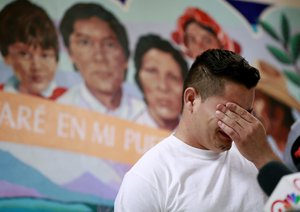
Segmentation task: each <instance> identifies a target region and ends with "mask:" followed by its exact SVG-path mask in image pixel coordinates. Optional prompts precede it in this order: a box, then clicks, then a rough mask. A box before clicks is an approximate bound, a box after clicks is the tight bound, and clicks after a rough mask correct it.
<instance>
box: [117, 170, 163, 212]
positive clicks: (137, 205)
mask: <svg viewBox="0 0 300 212" xmlns="http://www.w3.org/2000/svg"><path fill="white" fill-rule="evenodd" d="M160 195H161V194H160V192H159V191H158V190H157V189H156V188H155V187H154V185H152V184H151V182H150V181H149V180H146V179H145V178H143V177H142V176H140V175H139V174H137V173H134V172H128V173H127V174H126V175H125V177H124V179H123V182H122V185H121V187H120V190H119V192H118V195H117V197H116V200H115V204H114V211H115V212H140V211H143V212H153V211H161V207H160V203H159V200H160V199H161V198H160Z"/></svg>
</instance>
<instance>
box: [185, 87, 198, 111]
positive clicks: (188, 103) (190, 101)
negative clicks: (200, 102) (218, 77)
mask: <svg viewBox="0 0 300 212" xmlns="http://www.w3.org/2000/svg"><path fill="white" fill-rule="evenodd" d="M183 95H184V96H183V101H184V107H185V108H186V109H187V110H188V111H190V112H193V106H194V104H195V100H196V97H197V96H198V94H197V92H196V90H195V88H192V87H188V88H186V89H185V91H184V94H183Z"/></svg>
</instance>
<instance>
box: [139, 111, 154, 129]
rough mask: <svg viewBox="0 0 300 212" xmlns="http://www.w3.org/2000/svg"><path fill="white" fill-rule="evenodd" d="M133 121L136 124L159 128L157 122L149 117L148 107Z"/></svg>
mask: <svg viewBox="0 0 300 212" xmlns="http://www.w3.org/2000/svg"><path fill="white" fill-rule="evenodd" d="M134 121H135V122H136V123H137V124H142V125H145V126H148V127H153V128H159V126H158V124H157V123H156V122H155V121H154V119H153V118H152V117H151V115H150V113H149V110H148V109H145V110H144V111H143V112H142V113H140V114H139V115H138V116H137V118H136V119H135V120H134Z"/></svg>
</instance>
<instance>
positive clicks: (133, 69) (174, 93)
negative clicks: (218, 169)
mask: <svg viewBox="0 0 300 212" xmlns="http://www.w3.org/2000/svg"><path fill="white" fill-rule="evenodd" d="M249 8H251V9H249ZM166 11H167V12H166ZM299 16H300V3H297V2H296V1H295V3H291V2H290V1H289V2H285V1H276V3H272V4H271V3H257V1H253V2H252V1H229V0H228V1H220V0H211V1H205V0H197V1H195V0H186V1H180V0H174V1H172V2H171V1H157V0H155V1H138V0H130V1H126V0H123V1H121V0H119V1H117V0H111V1H107V0H95V1H93V3H90V2H87V1H85V0H81V1H77V0H76V1H74V0H65V1H64V2H63V3H62V2H61V1H59V0H54V1H46V0H39V1H37V0H32V1H12V0H3V1H1V2H0V51H1V57H0V170H1V171H0V209H4V208H5V209H11V210H18V209H21V210H23V211H24V210H25V211H26V210H28V211H39V210H40V209H41V208H42V209H43V211H55V210H62V211H113V202H114V198H115V196H116V194H117V192H118V188H119V186H120V184H121V182H122V178H123V176H124V174H125V173H126V171H128V170H129V169H130V167H131V165H132V164H133V163H134V162H135V161H137V160H138V158H139V157H140V156H141V155H142V154H143V153H144V152H145V151H147V150H148V149H149V148H151V147H152V146H154V145H155V144H156V143H157V142H159V141H160V140H161V139H162V138H163V137H166V136H167V135H169V134H170V133H172V131H174V130H176V126H177V124H178V120H179V119H180V112H181V94H182V83H183V79H184V76H185V74H186V73H187V71H188V68H189V66H190V65H191V63H192V62H193V58H195V57H196V56H197V55H198V54H200V53H201V52H203V51H205V50H206V49H209V48H224V49H229V50H232V51H236V52H238V53H239V54H241V55H242V56H244V57H245V58H246V59H247V60H248V61H249V62H250V63H251V64H253V65H255V66H256V67H257V68H258V69H259V70H260V73H261V80H260V82H259V84H258V87H257V94H256V99H255V103H254V113H255V115H256V117H257V118H259V119H260V120H261V121H262V123H263V124H264V126H265V128H266V131H267V133H268V142H269V144H270V145H271V147H272V149H273V150H274V152H275V153H276V154H277V155H278V156H279V157H283V154H284V151H285V149H286V143H287V138H288V135H289V133H290V129H291V127H292V126H293V124H294V123H295V122H296V121H297V120H299V119H300V59H299V58H300V24H299V21H298V20H299V18H300V17H299ZM295 157H296V156H295Z"/></svg>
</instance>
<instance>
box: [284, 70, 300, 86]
mask: <svg viewBox="0 0 300 212" xmlns="http://www.w3.org/2000/svg"><path fill="white" fill-rule="evenodd" d="M283 73H284V75H285V76H286V77H287V78H288V79H289V80H290V81H291V82H293V83H295V84H296V85H298V86H300V75H299V74H297V73H295V72H294V71H290V70H283Z"/></svg>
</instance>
